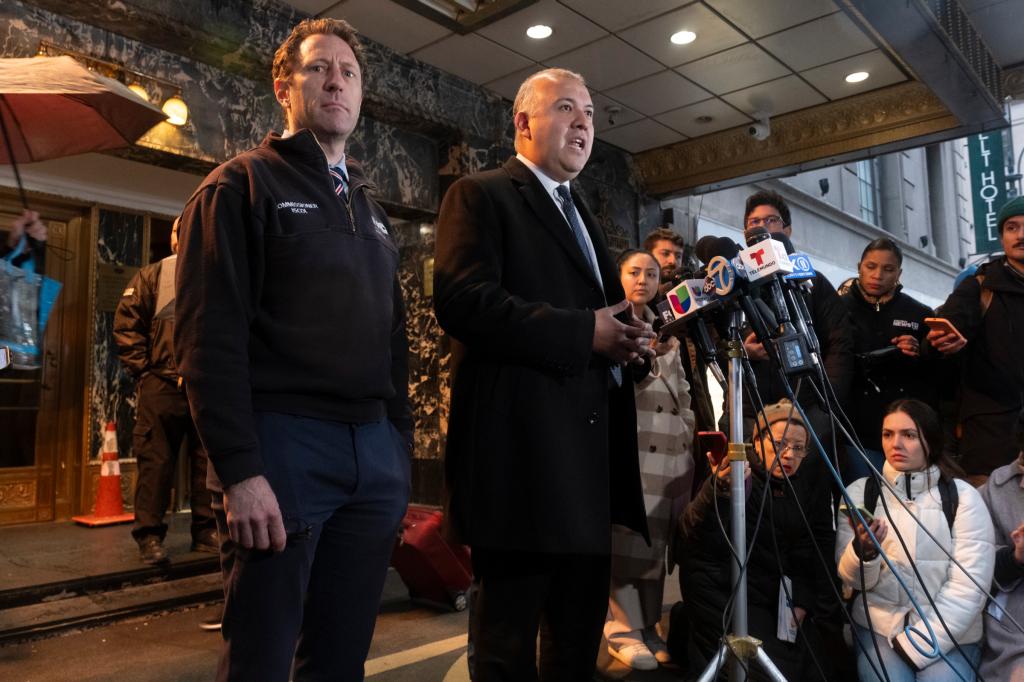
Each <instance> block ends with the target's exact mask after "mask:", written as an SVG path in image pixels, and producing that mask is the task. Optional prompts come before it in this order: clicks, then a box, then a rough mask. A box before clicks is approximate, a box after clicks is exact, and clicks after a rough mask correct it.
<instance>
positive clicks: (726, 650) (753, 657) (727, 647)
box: [697, 635, 787, 682]
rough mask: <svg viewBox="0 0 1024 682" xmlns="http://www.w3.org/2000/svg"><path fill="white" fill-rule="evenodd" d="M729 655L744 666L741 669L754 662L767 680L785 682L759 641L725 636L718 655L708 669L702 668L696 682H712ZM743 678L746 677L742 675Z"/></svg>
mask: <svg viewBox="0 0 1024 682" xmlns="http://www.w3.org/2000/svg"><path fill="white" fill-rule="evenodd" d="M729 654H732V655H733V656H735V657H736V659H737V660H738V661H740V662H742V663H743V664H744V666H743V668H745V667H748V664H749V663H750V662H754V663H757V664H758V665H759V666H761V669H762V670H764V672H765V674H767V675H768V679H770V680H772V681H773V682H787V681H786V676H785V675H783V674H782V671H781V670H779V669H778V668H777V667H775V664H774V663H772V659H770V658H768V654H766V653H765V652H764V649H763V648H762V647H761V640H759V639H757V638H756V637H751V636H750V635H747V636H744V637H739V636H737V635H726V636H725V641H724V642H722V646H721V647H719V649H718V653H717V654H715V657H714V658H713V659H712V660H711V662H710V663H708V667H706V668H704V672H702V673H701V674H700V677H698V678H697V682H713V680H715V679H716V678H717V677H718V673H720V672H721V671H722V668H723V667H724V666H725V662H726V660H727V659H728V658H729ZM736 667H737V668H739V669H741V670H742V669H743V668H741V667H740V666H736ZM744 677H746V676H745V675H744ZM731 682H738V680H731Z"/></svg>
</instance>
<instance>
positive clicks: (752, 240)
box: [743, 227, 771, 246]
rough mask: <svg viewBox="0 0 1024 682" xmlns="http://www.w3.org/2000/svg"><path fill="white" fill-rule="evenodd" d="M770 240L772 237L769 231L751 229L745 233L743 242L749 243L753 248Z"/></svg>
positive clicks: (757, 228)
mask: <svg viewBox="0 0 1024 682" xmlns="http://www.w3.org/2000/svg"><path fill="white" fill-rule="evenodd" d="M770 238H771V235H770V234H769V233H768V230H766V229H765V228H763V227H751V228H749V229H747V230H745V231H744V232H743V241H745V242H746V243H747V246H753V245H754V244H757V243H758V242H763V241H764V240H765V239H770Z"/></svg>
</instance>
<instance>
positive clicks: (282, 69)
mask: <svg viewBox="0 0 1024 682" xmlns="http://www.w3.org/2000/svg"><path fill="white" fill-rule="evenodd" d="M315 35H334V36H338V37H339V38H341V39H342V40H344V41H345V42H346V43H348V46H349V47H350V48H352V54H354V55H355V56H356V63H357V64H359V72H360V73H361V74H363V75H365V74H366V53H365V52H364V51H363V44H362V43H361V42H360V41H359V32H358V31H356V30H355V28H353V27H352V24H350V23H348V22H347V21H345V20H344V19H327V18H320V19H304V20H302V21H300V22H299V23H298V24H296V25H295V28H293V29H292V32H291V33H290V34H289V35H288V37H287V38H285V39H284V42H283V43H281V46H280V47H279V48H277V52H275V53H274V66H273V67H272V68H271V70H270V75H271V76H272V77H273V78H274V80H278V79H280V80H287V79H288V77H289V76H291V75H292V69H293V68H294V67H295V62H296V60H297V59H298V56H299V47H300V46H301V45H302V41H303V40H305V39H306V38H308V37H309V36H315Z"/></svg>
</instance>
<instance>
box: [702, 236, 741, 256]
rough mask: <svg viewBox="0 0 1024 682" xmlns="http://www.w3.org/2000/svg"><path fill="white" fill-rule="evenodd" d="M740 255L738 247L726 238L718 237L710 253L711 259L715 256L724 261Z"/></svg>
mask: <svg viewBox="0 0 1024 682" xmlns="http://www.w3.org/2000/svg"><path fill="white" fill-rule="evenodd" d="M739 253H740V247H739V245H738V244H737V243H736V242H734V241H733V240H731V239H729V238H728V237H719V238H718V239H716V240H715V244H714V247H713V249H712V251H711V258H714V257H715V256H721V257H722V258H725V259H726V260H732V259H733V258H735V257H736V256H738V255H739ZM709 260H710V259H709Z"/></svg>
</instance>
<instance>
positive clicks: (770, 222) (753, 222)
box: [747, 215, 782, 227]
mask: <svg viewBox="0 0 1024 682" xmlns="http://www.w3.org/2000/svg"><path fill="white" fill-rule="evenodd" d="M781 224H782V216H777V215H770V216H767V217H765V218H747V227H762V226H763V227H778V226H779V225H781Z"/></svg>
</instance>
